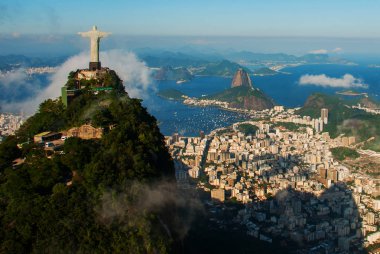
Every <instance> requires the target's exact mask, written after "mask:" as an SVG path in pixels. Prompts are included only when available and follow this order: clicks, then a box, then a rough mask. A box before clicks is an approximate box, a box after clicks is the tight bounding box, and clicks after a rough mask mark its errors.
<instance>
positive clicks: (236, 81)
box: [231, 68, 252, 88]
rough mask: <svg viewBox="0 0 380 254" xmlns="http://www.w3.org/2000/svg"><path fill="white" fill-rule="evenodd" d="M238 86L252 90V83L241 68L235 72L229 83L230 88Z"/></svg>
mask: <svg viewBox="0 0 380 254" xmlns="http://www.w3.org/2000/svg"><path fill="white" fill-rule="evenodd" d="M238 86H246V87H251V88H252V81H251V79H250V77H249V75H248V73H247V72H246V71H245V70H244V69H242V68H240V69H238V70H237V71H236V73H235V75H234V78H233V80H232V83H231V88H233V87H238Z"/></svg>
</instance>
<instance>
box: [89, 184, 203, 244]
mask: <svg viewBox="0 0 380 254" xmlns="http://www.w3.org/2000/svg"><path fill="white" fill-rule="evenodd" d="M95 213H96V215H97V219H98V221H99V222H101V223H102V224H104V225H112V223H113V222H117V223H119V224H120V223H121V224H123V223H125V224H128V225H130V226H133V225H134V223H136V222H138V221H140V219H139V218H141V217H143V216H145V215H146V214H151V213H154V214H156V215H158V219H159V220H160V222H161V225H162V226H163V228H164V229H165V230H166V232H167V234H168V236H169V237H171V236H172V235H173V233H174V234H175V235H176V236H177V237H179V238H180V239H183V238H184V237H185V236H186V235H187V233H188V231H189V230H190V228H191V227H192V224H193V222H194V221H195V220H196V217H197V216H199V215H200V214H203V213H204V207H203V204H202V202H201V200H200V199H199V198H198V196H197V194H196V192H195V191H193V190H186V191H183V190H181V189H179V188H178V187H177V185H176V183H175V182H172V181H165V180H162V181H159V182H156V183H152V184H149V185H148V184H143V183H140V182H136V181H135V182H130V183H128V185H127V186H126V187H125V188H124V191H123V192H115V191H112V190H109V191H106V192H104V193H103V195H102V196H101V198H100V203H99V204H98V206H97V207H96V208H95ZM170 230H173V231H170Z"/></svg>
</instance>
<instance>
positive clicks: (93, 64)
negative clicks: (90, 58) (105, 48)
mask: <svg viewBox="0 0 380 254" xmlns="http://www.w3.org/2000/svg"><path fill="white" fill-rule="evenodd" d="M100 69H101V64H100V62H90V65H89V70H90V71H96V70H100Z"/></svg>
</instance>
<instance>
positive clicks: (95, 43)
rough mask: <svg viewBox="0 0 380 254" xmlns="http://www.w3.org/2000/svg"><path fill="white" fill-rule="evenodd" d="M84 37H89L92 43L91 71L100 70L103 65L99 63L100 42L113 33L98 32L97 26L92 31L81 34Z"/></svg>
mask: <svg viewBox="0 0 380 254" xmlns="http://www.w3.org/2000/svg"><path fill="white" fill-rule="evenodd" d="M78 34H79V35H81V36H82V37H89V38H90V41H91V44H90V45H91V60H90V66H89V67H90V70H92V71H94V70H100V68H101V64H100V62H99V41H100V39H101V38H104V37H107V36H108V35H110V34H111V33H106V32H100V31H98V30H97V28H96V26H93V27H92V30H91V31H88V32H79V33H78Z"/></svg>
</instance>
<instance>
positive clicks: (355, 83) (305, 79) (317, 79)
mask: <svg viewBox="0 0 380 254" xmlns="http://www.w3.org/2000/svg"><path fill="white" fill-rule="evenodd" d="M298 83H299V84H300V85H314V86H321V87H336V88H368V85H367V84H365V83H364V82H363V80H362V79H359V78H355V77H354V76H352V75H351V74H345V75H344V76H343V77H341V78H332V77H329V76H327V75H326V74H320V75H309V74H306V75H303V76H301V78H300V79H299V81H298Z"/></svg>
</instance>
